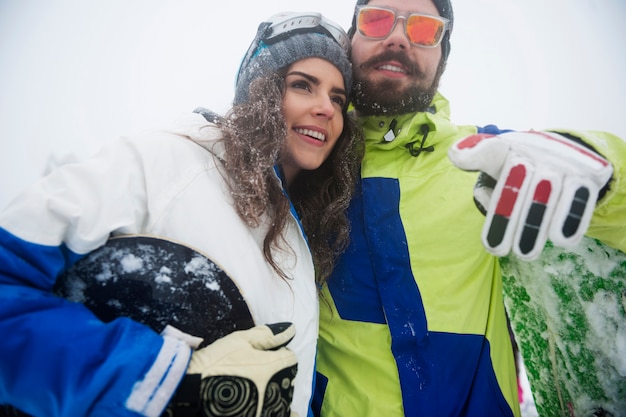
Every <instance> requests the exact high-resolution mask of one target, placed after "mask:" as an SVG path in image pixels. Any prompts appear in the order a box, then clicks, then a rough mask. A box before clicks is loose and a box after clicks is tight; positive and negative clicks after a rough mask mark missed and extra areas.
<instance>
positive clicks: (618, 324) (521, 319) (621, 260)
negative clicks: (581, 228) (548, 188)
mask: <svg viewBox="0 0 626 417" xmlns="http://www.w3.org/2000/svg"><path fill="white" fill-rule="evenodd" d="M500 264H501V266H502V272H503V281H504V294H505V305H506V308H507V312H508V314H509V318H510V320H511V326H512V328H513V332H514V333H515V338H516V341H517V343H518V345H519V349H520V352H521V355H522V358H523V359H524V365H525V367H526V371H527V374H528V379H529V382H530V386H531V390H532V392H533V396H534V399H535V404H536V407H537V411H538V413H539V416H540V417H552V416H558V417H591V416H612V417H624V416H626V254H624V253H622V252H620V251H617V250H614V249H612V248H609V247H608V246H606V245H604V244H602V243H601V242H599V241H596V240H593V239H589V238H584V239H583V241H582V242H581V243H580V244H579V245H578V246H577V247H575V248H573V249H569V250H565V249H562V248H556V247H554V246H553V245H552V244H550V243H549V242H548V245H547V246H546V248H545V250H544V252H543V253H542V255H541V257H540V258H539V259H538V260H536V261H532V262H527V261H522V260H519V259H518V258H515V257H514V256H509V257H505V258H502V259H501V261H500Z"/></svg>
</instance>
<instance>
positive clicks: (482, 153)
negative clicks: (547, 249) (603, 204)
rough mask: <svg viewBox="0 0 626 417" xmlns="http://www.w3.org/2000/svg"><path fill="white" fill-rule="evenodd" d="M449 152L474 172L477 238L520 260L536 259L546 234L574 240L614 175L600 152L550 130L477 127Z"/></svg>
mask: <svg viewBox="0 0 626 417" xmlns="http://www.w3.org/2000/svg"><path fill="white" fill-rule="evenodd" d="M448 157H449V158H450V160H451V161H452V163H453V164H454V165H456V166H457V167H459V168H461V169H463V170H465V171H481V174H480V176H479V179H478V182H477V184H476V187H475V188H474V199H475V201H476V204H477V206H478V207H479V209H481V211H483V213H484V214H485V215H486V220H485V225H484V227H483V231H482V242H483V245H484V246H485V247H486V248H487V250H488V251H490V252H491V253H493V254H494V255H497V256H504V255H507V254H508V253H510V252H511V251H512V252H513V253H514V254H516V255H517V256H519V257H520V258H522V259H526V260H531V259H536V258H537V257H538V256H539V254H540V253H541V251H542V250H543V247H544V245H545V243H546V241H547V240H548V239H550V240H551V241H552V243H553V244H554V245H556V246H560V247H571V246H573V245H575V244H576V243H578V242H579V241H580V240H581V239H582V237H583V235H584V234H585V232H586V231H587V228H588V227H589V222H590V221H591V216H592V214H593V210H594V208H595V205H596V202H597V199H598V193H599V191H600V190H601V189H602V188H603V187H605V186H606V185H607V183H608V181H609V180H610V178H611V175H612V174H613V167H612V165H611V163H610V162H609V161H607V160H606V159H605V158H603V157H602V156H600V155H598V154H597V153H595V152H593V151H592V150H590V149H588V148H587V147H585V146H582V145H580V144H578V143H577V142H575V141H573V140H570V139H568V138H566V137H564V136H562V135H559V134H556V133H549V132H534V131H531V132H510V133H503V134H500V135H497V136H494V135H487V134H476V135H472V136H469V137H467V138H464V139H461V140H459V141H457V142H456V143H455V144H454V145H453V146H452V147H451V148H450V149H449V150H448Z"/></svg>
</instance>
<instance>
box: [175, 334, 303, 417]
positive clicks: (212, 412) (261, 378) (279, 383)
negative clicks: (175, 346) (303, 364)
mask: <svg viewBox="0 0 626 417" xmlns="http://www.w3.org/2000/svg"><path fill="white" fill-rule="evenodd" d="M294 336H295V328H294V326H293V324H291V323H276V324H268V325H264V326H256V327H253V328H251V329H248V330H241V331H236V332H233V333H231V334H229V335H227V336H224V337H222V338H221V339H218V340H216V341H215V342H213V343H211V344H210V345H208V346H206V347H204V348H202V349H199V350H197V351H195V352H193V354H192V356H191V361H190V362H189V367H188V368H187V376H186V377H185V380H183V383H181V387H180V388H179V390H178V391H177V396H176V397H175V398H174V401H173V402H174V403H176V402H178V403H180V402H181V401H182V402H186V400H181V399H182V398H189V395H190V392H191V393H193V392H195V395H196V398H197V392H198V391H197V388H198V383H197V382H198V380H201V382H200V383H199V385H200V399H199V408H200V414H199V415H201V416H216V417H217V416H251V417H252V416H256V417H260V416H276V417H289V416H293V415H295V414H291V400H292V399H293V389H294V387H293V382H294V378H295V376H296V372H297V359H296V355H295V354H294V353H293V352H292V351H291V350H289V349H287V348H286V347H284V346H285V345H286V344H287V343H289V342H290V341H291V339H293V337H294ZM194 377H195V378H196V382H195V383H194V382H193V381H194ZM184 384H190V385H187V386H186V387H183V386H184ZM194 386H195V388H193V387H194ZM180 391H185V392H180ZM181 394H182V395H181ZM175 408H177V409H179V410H180V409H181V405H180V404H171V405H170V409H171V410H174V409H175ZM182 408H185V405H184V404H183V405H182ZM179 412H180V411H179ZM179 412H170V414H171V415H177V414H179Z"/></svg>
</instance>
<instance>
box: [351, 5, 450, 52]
mask: <svg viewBox="0 0 626 417" xmlns="http://www.w3.org/2000/svg"><path fill="white" fill-rule="evenodd" d="M398 19H404V30H405V32H406V36H407V38H408V39H409V41H410V42H411V43H412V44H413V45H417V46H423V47H425V48H435V47H436V46H438V45H439V44H440V43H441V40H442V39H443V35H444V34H445V33H446V30H447V29H448V24H449V22H450V21H449V20H448V19H446V18H444V17H440V16H432V15H428V14H420V13H406V14H402V15H400V14H398V13H397V12H396V10H394V9H388V8H385V7H374V6H362V7H359V8H358V9H357V15H356V27H357V30H358V31H359V34H360V35H361V36H364V37H366V38H369V39H385V38H386V37H387V36H389V34H390V33H391V32H392V31H393V29H394V28H395V26H396V23H397V21H398Z"/></svg>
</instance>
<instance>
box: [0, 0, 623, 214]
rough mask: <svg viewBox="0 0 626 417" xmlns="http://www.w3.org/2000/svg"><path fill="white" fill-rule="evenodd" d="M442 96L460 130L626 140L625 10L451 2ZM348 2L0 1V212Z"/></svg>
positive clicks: (211, 102)
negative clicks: (58, 169)
mask: <svg viewBox="0 0 626 417" xmlns="http://www.w3.org/2000/svg"><path fill="white" fill-rule="evenodd" d="M453 4H454V7H455V15H456V20H455V28H454V32H453V37H452V54H451V56H450V59H449V64H448V70H447V72H446V73H445V74H444V78H443V80H442V85H441V91H442V92H443V93H444V95H446V96H447V97H448V98H449V99H450V100H451V103H452V117H453V120H455V121H456V122H458V123H471V124H488V123H496V124H498V125H500V126H502V127H507V128H517V129H528V128H536V129H541V128H549V127H574V128H582V129H601V130H608V131H612V132H614V133H616V134H618V135H620V136H621V137H624V138H626V115H625V114H624V112H625V110H626V95H625V94H624V93H625V92H626V81H625V80H624V78H625V77H624V74H626V48H624V46H623V41H624V39H626V25H625V24H624V23H626V22H625V18H626V2H624V1H623V0H550V1H545V0H524V1H522V0H456V1H454V3H453ZM353 6H354V1H353V0H318V1H315V2H312V1H304V0H284V1H280V0H264V1H214V0H0V141H1V142H0V143H1V146H2V147H1V152H0V207H3V206H4V205H6V204H7V203H8V201H9V199H10V198H12V197H13V196H14V195H15V194H16V193H17V192H18V191H19V190H21V189H22V188H24V187H25V186H26V185H28V184H30V183H31V182H33V181H34V180H36V179H37V177H39V176H40V175H41V173H42V171H43V170H44V168H45V165H46V162H47V161H48V159H49V158H50V157H54V158H56V159H63V158H64V157H65V156H67V155H68V154H73V155H76V156H78V157H84V156H87V155H89V154H91V153H93V152H94V151H95V150H96V149H97V148H98V147H99V146H100V145H101V144H102V143H103V142H104V141H106V140H109V139H110V138H113V137H116V136H120V135H127V134H132V133H134V132H137V131H141V130H145V129H150V128H153V127H158V126H161V125H163V124H164V123H165V122H166V121H169V120H171V119H173V118H174V117H175V116H176V115H178V114H180V113H183V112H188V111H191V110H192V109H194V108H195V107H197V106H204V107H208V108H211V109H214V110H217V111H220V112H223V111H225V110H226V109H227V108H228V107H229V105H230V102H231V99H232V96H233V86H234V78H235V74H236V71H237V69H238V66H239V63H240V60H241V58H242V56H243V54H244V52H245V51H246V49H247V47H248V44H249V42H250V41H251V40H252V38H253V36H254V34H255V32H256V27H257V25H258V23H259V22H260V21H261V20H262V19H263V18H265V17H268V16H269V15H271V14H274V13H275V12H278V11H283V10H299V11H307V10H316V11H321V12H322V13H324V14H326V15H327V16H328V17H330V18H331V19H333V20H335V21H336V22H338V23H340V24H341V25H342V26H344V27H346V28H347V27H348V26H349V24H350V21H351V14H352V9H353Z"/></svg>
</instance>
